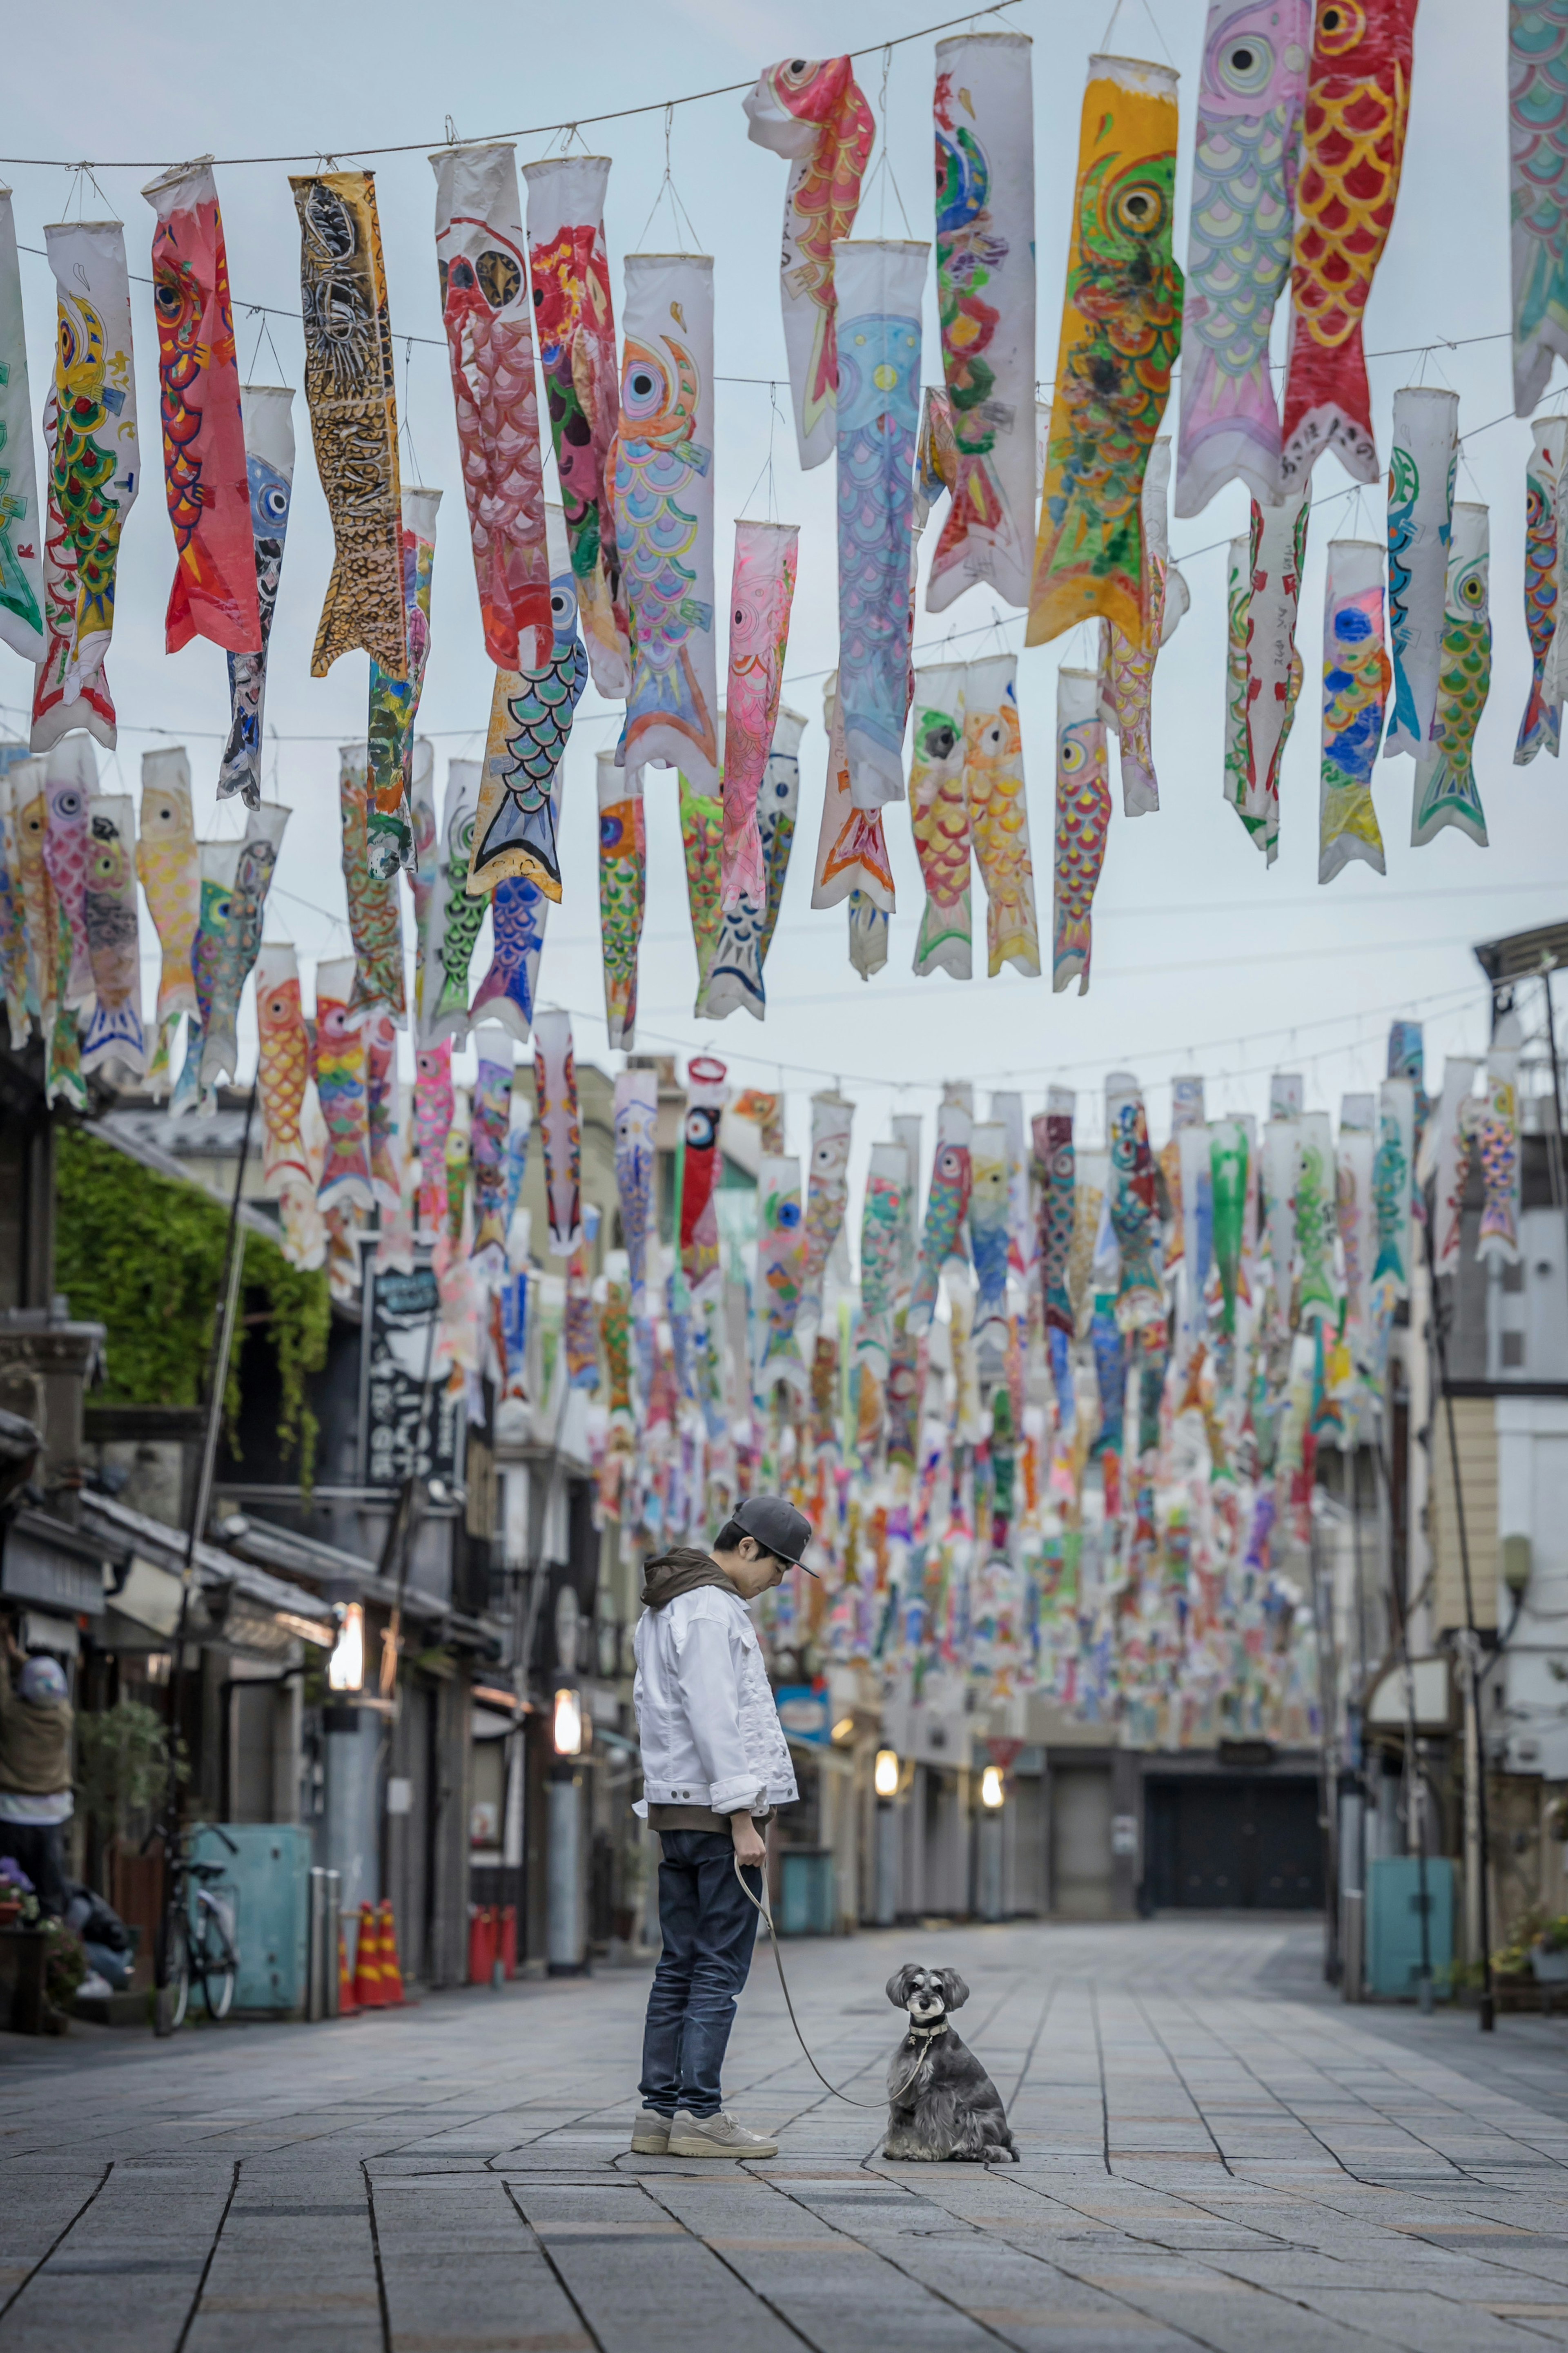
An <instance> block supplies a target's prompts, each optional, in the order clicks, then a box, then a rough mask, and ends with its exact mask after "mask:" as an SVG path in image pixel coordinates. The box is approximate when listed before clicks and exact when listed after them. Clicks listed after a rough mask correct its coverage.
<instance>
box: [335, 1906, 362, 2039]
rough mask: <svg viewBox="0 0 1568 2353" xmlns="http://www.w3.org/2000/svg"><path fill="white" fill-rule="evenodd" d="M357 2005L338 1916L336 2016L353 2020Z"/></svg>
mask: <svg viewBox="0 0 1568 2353" xmlns="http://www.w3.org/2000/svg"><path fill="white" fill-rule="evenodd" d="M358 2008H359V2004H358V2002H357V2001H356V2000H354V1981H353V1978H352V1977H351V1976H350V1975H349V1947H348V1939H347V1937H346V1936H344V1934H343V1920H342V1913H341V1912H340V1913H339V1915H338V2016H339V2017H340V2018H353V2015H354V2013H355V2011H356V2010H358Z"/></svg>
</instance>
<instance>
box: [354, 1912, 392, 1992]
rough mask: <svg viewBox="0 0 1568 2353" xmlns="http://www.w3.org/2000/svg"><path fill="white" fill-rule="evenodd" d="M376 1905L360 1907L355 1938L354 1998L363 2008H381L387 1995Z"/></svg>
mask: <svg viewBox="0 0 1568 2353" xmlns="http://www.w3.org/2000/svg"><path fill="white" fill-rule="evenodd" d="M379 1942H380V1938H379V1937H378V1936H377V1934H376V1926H375V1906H374V1904H362V1905H360V1907H359V1935H358V1936H357V1937H356V1938H355V1939H354V2000H355V2002H356V2004H357V2005H358V2007H359V2008H360V2009H361V2010H379V2009H380V2008H381V2006H382V2004H383V2002H384V2000H385V1999H386V1996H385V1995H384V1993H383V1991H382V1986H381V1956H380V1954H379V1953H378V1952H377V1950H376V1947H377V1945H378V1944H379Z"/></svg>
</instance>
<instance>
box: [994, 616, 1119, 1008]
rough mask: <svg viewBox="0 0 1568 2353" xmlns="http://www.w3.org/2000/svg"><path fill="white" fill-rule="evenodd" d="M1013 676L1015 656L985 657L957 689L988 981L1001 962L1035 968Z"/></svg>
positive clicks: (1036, 939)
mask: <svg viewBox="0 0 1568 2353" xmlns="http://www.w3.org/2000/svg"><path fill="white" fill-rule="evenodd" d="M1017 676H1018V658H1017V656H1016V654H987V655H984V656H983V657H982V659H980V660H978V661H972V662H971V663H970V665H969V670H968V674H967V676H966V677H965V680H964V684H963V789H964V793H965V796H966V797H967V799H968V802H969V826H970V832H971V836H972V838H973V844H974V862H975V864H976V865H977V866H978V867H979V869H980V879H981V881H983V882H984V885H985V897H986V909H985V934H986V950H987V957H986V970H987V972H988V973H989V975H990V976H991V978H992V979H993V980H994V979H995V977H996V975H997V974H998V973H999V972H1000V971H1001V969H1002V967H1003V965H1005V964H1010V965H1014V966H1015V968H1016V970H1017V971H1019V972H1021V973H1024V974H1026V975H1034V974H1037V972H1038V971H1039V969H1040V934H1039V925H1038V923H1037V919H1036V914H1035V869H1034V862H1033V860H1032V859H1031V857H1030V855H1029V807H1028V802H1027V800H1026V797H1025V793H1024V745H1023V737H1022V734H1021V733H1020V731H1019V726H1018V695H1017ZM1101 740H1102V741H1103V737H1102V739H1101Z"/></svg>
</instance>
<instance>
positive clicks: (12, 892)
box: [0, 776, 38, 1054]
mask: <svg viewBox="0 0 1568 2353" xmlns="http://www.w3.org/2000/svg"><path fill="white" fill-rule="evenodd" d="M0 994H3V995H4V997H5V1017H6V1022H7V1025H8V1032H9V1036H10V1040H11V1050H12V1052H13V1053H16V1054H19V1053H21V1051H22V1050H23V1049H24V1048H25V1047H26V1043H27V1040H28V1039H29V1038H30V1037H31V1036H32V1034H33V1016H34V1014H35V1013H37V1010H38V994H37V982H36V980H35V979H34V976H33V970H32V960H31V957H30V955H29V952H28V945H27V908H26V899H25V897H24V895H23V890H22V868H21V859H20V853H19V849H18V845H17V839H16V815H15V809H14V806H13V799H12V790H11V779H10V777H9V776H0Z"/></svg>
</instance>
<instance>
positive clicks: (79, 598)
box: [31, 221, 142, 752]
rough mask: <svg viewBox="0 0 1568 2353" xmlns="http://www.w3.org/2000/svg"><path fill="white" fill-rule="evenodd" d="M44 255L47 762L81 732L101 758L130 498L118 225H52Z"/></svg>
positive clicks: (108, 740) (132, 468) (127, 361)
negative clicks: (51, 331)
mask: <svg viewBox="0 0 1568 2353" xmlns="http://www.w3.org/2000/svg"><path fill="white" fill-rule="evenodd" d="M44 246H45V249H46V251H47V254H48V258H49V267H50V269H52V270H53V271H54V274H55V289H56V304H57V311H58V333H57V340H56V348H55V372H54V382H53V385H52V386H51V388H50V392H49V396H48V398H47V400H46V402H45V404H44V448H45V453H46V456H47V460H48V504H47V520H46V522H45V525H44V635H45V638H46V644H45V648H44V658H43V659H42V661H41V662H40V663H39V665H38V676H37V685H36V687H35V688H34V691H33V729H32V738H31V742H32V748H33V750H34V751H35V752H47V751H50V750H52V749H53V747H54V746H55V744H58V742H59V740H60V738H61V736H62V735H66V734H68V733H70V731H71V729H72V728H73V727H85V728H86V729H87V730H88V733H89V734H91V735H93V736H96V738H97V740H98V741H99V743H100V744H102V745H103V746H104V748H105V750H107V751H112V750H113V749H114V741H115V723H114V698H113V696H112V695H111V694H110V691H109V681H108V680H107V679H106V678H105V676H104V674H103V664H104V659H105V657H106V655H107V654H108V652H109V640H110V635H111V634H112V632H113V628H114V586H115V574H116V570H117V568H118V565H119V561H120V535H121V532H122V531H123V530H124V528H125V518H126V516H127V515H128V514H129V513H130V512H131V509H132V505H133V504H134V503H135V499H136V493H137V491H139V490H140V489H141V487H142V459H141V453H140V450H139V448H138V446H137V439H136V373H135V368H134V365H133V363H132V349H131V281H130V279H129V277H128V275H127V273H126V268H125V230H124V228H123V227H122V225H121V223H120V222H119V221H70V222H57V223H55V224H54V225H53V226H51V227H47V228H46V229H45V231H44Z"/></svg>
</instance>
